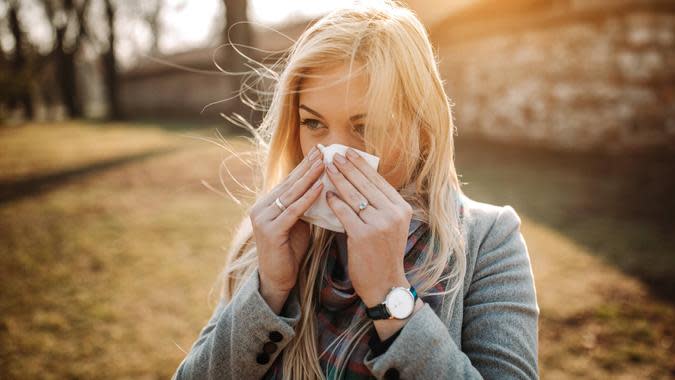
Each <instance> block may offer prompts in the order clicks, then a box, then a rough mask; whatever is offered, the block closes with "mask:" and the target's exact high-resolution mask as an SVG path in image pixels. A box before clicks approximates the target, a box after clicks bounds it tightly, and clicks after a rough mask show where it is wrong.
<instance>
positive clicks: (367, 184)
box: [333, 153, 392, 210]
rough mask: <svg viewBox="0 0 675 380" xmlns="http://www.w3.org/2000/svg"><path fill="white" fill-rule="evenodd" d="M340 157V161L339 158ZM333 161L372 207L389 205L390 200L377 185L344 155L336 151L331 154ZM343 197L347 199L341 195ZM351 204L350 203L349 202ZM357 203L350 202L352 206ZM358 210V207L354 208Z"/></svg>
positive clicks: (379, 207)
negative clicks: (333, 154)
mask: <svg viewBox="0 0 675 380" xmlns="http://www.w3.org/2000/svg"><path fill="white" fill-rule="evenodd" d="M340 159H342V162H341V160H340ZM333 163H334V164H335V166H337V168H338V169H339V172H340V173H341V175H342V176H344V177H345V178H346V180H347V181H348V182H349V183H350V184H351V185H352V186H353V187H354V188H355V189H356V190H357V191H358V192H359V193H360V194H362V195H363V196H364V197H365V198H366V199H367V200H368V202H370V204H371V205H373V207H375V208H376V209H382V208H386V207H391V205H392V202H391V201H390V200H389V198H387V196H386V195H384V193H383V192H382V191H381V190H380V189H379V188H378V187H377V186H375V184H374V183H373V182H371V181H370V180H369V179H368V178H366V176H365V175H364V174H363V173H361V171H360V170H359V169H358V168H357V167H356V165H354V163H352V162H351V161H349V160H347V159H346V158H345V156H343V155H341V154H339V153H336V154H335V156H333ZM342 198H343V199H349V198H345V197H344V196H343V197H342ZM350 204H351V203H350ZM355 205H358V202H357V203H355V204H352V206H355ZM355 210H358V208H355Z"/></svg>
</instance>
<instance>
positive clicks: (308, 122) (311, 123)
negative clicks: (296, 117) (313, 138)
mask: <svg viewBox="0 0 675 380" xmlns="http://www.w3.org/2000/svg"><path fill="white" fill-rule="evenodd" d="M317 124H319V125H323V124H322V123H321V122H320V121H319V120H316V119H301V120H300V125H304V126H306V127H307V128H309V129H312V130H314V129H318V127H317Z"/></svg>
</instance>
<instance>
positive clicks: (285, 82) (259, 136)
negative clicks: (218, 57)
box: [219, 1, 466, 379]
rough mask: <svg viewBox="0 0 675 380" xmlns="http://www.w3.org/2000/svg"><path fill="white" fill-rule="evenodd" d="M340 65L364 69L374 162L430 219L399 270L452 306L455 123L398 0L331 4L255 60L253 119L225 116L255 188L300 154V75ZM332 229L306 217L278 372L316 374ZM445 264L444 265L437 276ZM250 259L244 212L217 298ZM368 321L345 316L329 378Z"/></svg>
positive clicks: (428, 51)
mask: <svg viewBox="0 0 675 380" xmlns="http://www.w3.org/2000/svg"><path fill="white" fill-rule="evenodd" d="M340 64H347V65H348V67H349V68H350V70H349V73H350V76H351V75H354V74H353V73H354V72H355V71H356V72H359V73H360V72H364V73H365V74H366V77H367V78H368V81H367V82H368V85H367V94H366V102H367V119H366V121H365V125H366V128H365V131H364V141H365V146H366V149H365V150H366V151H367V152H369V153H371V154H374V155H377V156H379V157H380V158H381V160H382V162H396V164H397V165H402V167H403V169H404V170H403V173H405V174H404V182H403V184H404V186H402V188H401V189H400V192H401V195H402V196H403V198H404V199H405V200H406V201H407V202H408V203H410V204H411V206H413V210H414V211H413V217H414V218H416V219H420V220H422V221H424V222H425V223H428V225H429V227H430V233H431V240H430V241H429V244H428V246H427V249H426V251H425V253H424V255H423V258H422V260H421V262H420V261H418V264H419V265H417V266H416V267H415V268H414V269H413V270H412V271H410V272H408V273H406V276H407V277H408V279H409V280H410V281H411V283H412V284H413V285H415V287H416V288H417V290H418V293H419V294H420V295H421V296H427V295H446V294H448V295H449V296H450V300H449V302H450V305H452V304H453V303H454V301H455V299H456V297H457V296H458V294H457V293H458V289H459V285H460V283H461V281H463V279H464V275H465V272H466V262H465V256H464V240H463V238H462V232H461V228H460V223H459V216H458V210H457V203H456V200H457V199H458V197H459V196H460V195H461V189H460V183H459V181H458V177H457V173H456V170H455V166H454V142H453V135H454V134H455V127H454V124H453V120H452V114H451V105H450V103H449V100H448V97H447V96H446V94H445V91H444V89H443V82H442V80H441V78H440V74H439V72H438V67H437V61H436V55H435V54H434V51H433V48H432V46H431V43H430V41H429V38H428V35H427V32H426V30H425V28H424V26H423V25H422V23H421V22H420V21H419V19H418V18H417V17H416V16H415V14H414V13H413V12H412V11H411V10H409V9H407V8H405V7H404V6H402V5H401V4H399V3H398V2H395V1H382V2H379V3H372V2H369V3H360V4H354V5H352V6H350V7H349V8H345V9H337V10H334V11H332V12H330V13H328V14H326V15H325V16H324V17H322V18H320V19H319V20H318V21H316V22H315V23H314V24H312V25H311V26H309V27H308V28H307V29H306V30H305V31H304V32H303V33H302V35H301V36H300V37H299V38H298V39H297V41H295V43H294V44H293V46H292V47H291V48H290V50H289V51H288V52H287V54H286V55H284V56H283V57H282V58H281V59H280V60H279V61H278V62H276V63H275V64H274V65H273V66H272V67H271V68H270V67H265V66H264V65H262V64H260V69H256V70H255V73H256V74H258V75H261V74H262V75H261V76H262V77H264V78H265V79H272V80H273V81H274V82H273V91H272V93H271V95H272V97H271V101H270V102H269V104H268V105H267V106H266V107H265V108H267V113H266V114H265V117H264V119H263V121H262V123H261V125H260V126H259V127H258V128H253V127H251V126H250V125H248V124H247V123H245V122H242V118H240V119H239V120H238V121H237V120H235V119H233V118H228V120H230V121H232V122H235V123H236V124H238V125H242V126H245V127H246V128H247V129H249V130H250V131H251V133H252V134H253V136H254V142H255V146H256V150H257V152H258V153H259V154H260V157H261V158H262V160H259V161H263V162H264V163H263V165H264V167H263V173H264V177H263V184H262V188H261V189H259V190H258V193H257V195H262V194H266V193H268V192H269V191H270V190H271V189H272V188H273V187H274V186H276V185H277V184H279V183H280V182H281V181H282V180H283V179H284V178H285V177H286V176H287V175H288V174H289V173H290V171H291V170H292V169H293V168H294V167H295V166H297V165H298V163H299V162H300V161H301V160H302V158H303V154H302V151H301V148H300V140H299V132H298V128H299V127H298V122H299V120H298V97H299V94H300V93H301V92H302V91H303V90H305V89H303V88H302V86H301V84H302V80H303V79H304V78H309V77H315V76H316V75H321V73H322V71H324V70H326V68H327V67H330V66H332V65H340ZM355 67H358V69H357V70H354V68H355ZM277 71H278V72H279V73H277ZM345 79H346V78H345ZM249 88H250V87H249ZM249 100H250V99H249ZM396 147H405V149H402V150H396ZM397 168H398V167H397ZM431 210H433V212H432V211H431ZM332 236H333V233H332V232H331V231H328V230H324V229H322V228H320V227H317V226H314V225H312V226H310V237H311V239H310V246H309V249H308V252H307V254H306V256H305V258H304V260H303V262H302V263H301V267H300V273H299V276H298V283H297V285H296V286H297V290H298V296H299V300H300V306H301V310H302V316H301V319H300V321H299V323H298V324H297V325H296V327H295V331H296V334H295V336H294V338H293V339H292V340H291V341H290V342H289V343H288V345H287V346H286V347H285V348H284V351H283V357H282V360H283V376H284V379H314V378H325V375H324V374H323V373H322V369H321V366H320V362H319V357H320V355H325V354H326V352H325V351H324V352H322V353H319V352H318V349H319V348H318V346H317V342H318V336H317V331H316V328H317V321H316V314H315V310H317V309H318V308H317V307H316V306H317V303H318V302H319V299H318V296H319V289H320V285H321V280H322V278H323V274H324V269H325V268H324V264H325V258H326V251H327V250H326V247H327V246H328V244H329V243H330V241H331V238H332ZM448 266H451V271H450V272H449V273H447V274H445V275H444V271H445V269H446V268H448ZM256 267H257V252H256V248H255V241H254V239H253V236H252V230H251V223H250V219H249V217H248V214H247V216H246V218H244V220H243V221H242V223H241V224H240V225H239V227H238V228H237V230H236V232H235V236H234V238H233V241H232V243H231V246H230V248H229V250H228V254H227V259H226V265H225V268H224V270H223V273H222V276H220V278H219V279H220V280H221V281H222V282H223V283H222V287H221V289H220V297H222V298H224V299H225V300H230V299H231V298H232V296H233V295H234V294H235V293H236V292H237V290H238V289H239V287H240V285H241V284H242V280H243V279H244V278H246V277H248V276H249V275H250V274H251V273H252V272H253V271H254V270H255V269H256ZM443 280H448V281H450V282H449V284H450V285H449V286H448V287H446V290H445V291H444V292H441V293H434V292H430V290H432V288H433V287H434V285H435V284H437V283H438V282H439V281H443ZM445 302H448V301H446V300H445V298H444V304H445ZM372 325H373V323H372V321H371V320H369V319H368V318H365V319H356V318H355V320H353V321H352V322H351V324H350V326H349V327H348V329H347V331H345V332H344V333H343V334H341V335H340V336H339V337H338V338H337V339H336V341H335V342H333V344H331V347H329V348H328V349H333V350H337V348H338V347H341V348H344V349H341V350H340V352H342V353H343V354H342V355H340V356H339V357H338V358H337V363H336V364H337V368H338V373H337V374H335V375H336V376H335V378H339V377H340V376H341V375H342V374H343V371H344V370H345V369H346V364H347V362H348V358H349V355H350V354H351V353H352V351H353V349H354V348H355V347H356V343H357V342H358V341H359V340H361V339H362V338H363V336H364V334H365V333H366V332H367V331H368V330H369V329H370V328H371V327H372ZM349 338H351V339H349ZM328 349H327V350H328ZM330 375H332V374H330Z"/></svg>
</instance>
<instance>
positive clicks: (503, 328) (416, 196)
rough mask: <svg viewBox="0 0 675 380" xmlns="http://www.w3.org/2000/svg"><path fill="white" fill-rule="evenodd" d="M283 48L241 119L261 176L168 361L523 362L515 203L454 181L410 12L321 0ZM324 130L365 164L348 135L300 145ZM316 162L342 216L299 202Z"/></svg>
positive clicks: (448, 124) (394, 367)
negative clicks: (268, 81) (270, 82)
mask: <svg viewBox="0 0 675 380" xmlns="http://www.w3.org/2000/svg"><path fill="white" fill-rule="evenodd" d="M285 63H286V64H285V68H284V70H283V71H282V73H281V75H280V76H279V77H278V82H277V85H276V87H275V92H274V95H273V99H272V102H271V104H270V107H269V110H268V112H267V114H266V116H265V118H264V120H263V122H262V125H261V126H260V127H259V128H258V129H257V130H252V132H253V133H255V134H256V136H257V137H258V140H257V141H259V142H260V144H261V145H260V147H261V149H262V150H263V153H264V155H265V157H266V160H265V172H264V174H265V175H264V183H263V188H262V190H261V192H260V195H259V196H258V197H257V201H256V202H255V204H254V205H253V206H252V207H251V208H250V210H249V214H248V217H247V218H245V219H244V221H243V222H242V224H241V225H240V227H239V229H238V231H237V234H236V236H235V239H234V242H233V244H232V247H231V250H230V252H229V257H228V260H227V265H226V267H225V270H224V273H223V276H222V279H223V280H224V285H223V288H222V291H221V298H220V302H219V304H218V306H217V307H216V310H215V311H214V313H213V315H212V316H211V319H210V320H209V322H208V323H207V325H206V326H205V327H204V328H203V329H202V331H201V333H200V335H199V337H198V338H197V340H196V342H195V343H194V344H193V346H192V348H191V351H190V352H189V353H188V355H187V356H186V357H185V359H184V360H183V361H182V363H181V364H180V366H179V367H178V369H177V370H176V373H175V374H174V378H175V379H205V378H214V379H215V378H224V379H260V378H265V379H282V378H283V379H314V378H330V379H333V378H346V379H372V378H377V379H382V378H384V379H396V378H402V379H451V378H453V379H455V378H471V379H474V378H476V379H477V378H498V379H511V378H518V379H522V378H527V379H531V378H537V377H538V368H537V322H538V316H539V308H538V305H537V302H536V296H535V287H534V281H533V276H532V271H531V267H530V261H529V256H528V251H527V247H526V244H525V241H524V239H523V236H522V234H521V232H520V218H519V216H518V215H517V213H516V212H515V210H514V209H513V208H512V207H511V206H508V205H507V206H497V205H491V204H487V203H482V202H478V201H475V200H472V199H470V198H468V197H467V196H465V195H464V194H463V193H462V191H461V189H460V182H459V180H458V178H457V174H456V171H455V167H454V149H453V134H454V126H453V122H452V115H451V108H450V105H449V102H448V98H447V96H446V94H445V92H444V90H443V85H442V80H441V78H440V76H439V73H438V68H437V62H436V60H435V57H434V54H433V50H432V47H431V44H430V42H429V40H428V36H427V34H426V31H425V29H424V27H423V25H422V24H421V23H420V21H419V20H418V19H417V18H416V17H415V15H414V14H413V13H412V12H411V11H409V10H408V9H406V8H404V7H402V6H400V5H398V4H396V3H392V2H383V3H381V4H379V5H372V4H370V5H359V6H353V7H351V8H350V9H341V10H336V11H334V12H332V13H330V14H328V15H326V16H324V17H323V18H322V19H320V20H319V21H318V22H316V23H315V24H313V25H312V26H311V27H309V28H308V29H307V30H306V31H305V32H304V33H303V34H302V36H301V37H300V38H299V39H298V41H296V43H295V44H294V45H293V47H292V49H291V51H290V54H289V55H288V56H287V57H286V61H285ZM334 143H338V144H343V145H347V146H350V147H352V148H356V149H358V150H362V151H366V152H368V153H371V154H373V155H376V156H378V157H379V158H380V165H379V167H378V169H377V170H375V169H373V168H372V167H370V166H369V165H368V164H367V163H366V162H365V160H364V159H363V157H361V156H360V155H359V154H356V155H353V154H349V153H348V154H346V155H345V156H342V155H336V156H335V158H334V160H333V163H332V164H329V165H326V164H325V163H324V160H323V157H322V154H321V152H320V151H319V150H317V149H316V145H317V144H323V145H325V146H328V145H330V144H334ZM324 171H327V173H328V177H329V179H330V180H331V181H332V183H333V184H334V185H335V187H336V188H337V190H338V193H337V194H334V195H332V196H331V195H330V194H327V195H326V196H327V197H328V199H327V201H328V204H329V205H330V208H331V211H332V212H333V213H334V214H335V216H336V217H337V218H338V219H339V221H340V223H341V224H342V225H343V226H344V229H345V232H344V233H340V232H333V231H330V230H326V229H322V228H320V227H318V226H316V225H309V224H308V223H306V222H305V221H303V220H301V219H300V217H301V216H302V215H303V213H304V212H305V211H306V210H308V209H309V207H310V206H311V205H312V204H313V203H314V202H315V201H316V200H317V199H318V197H319V196H321V193H322V184H321V183H320V181H318V179H319V177H320V176H321V175H322V173H324ZM315 185H316V186H315ZM392 288H393V289H392ZM387 297H389V298H387ZM385 299H389V300H390V301H391V302H389V306H387V305H384V304H383V302H384V301H385ZM394 303H397V305H394Z"/></svg>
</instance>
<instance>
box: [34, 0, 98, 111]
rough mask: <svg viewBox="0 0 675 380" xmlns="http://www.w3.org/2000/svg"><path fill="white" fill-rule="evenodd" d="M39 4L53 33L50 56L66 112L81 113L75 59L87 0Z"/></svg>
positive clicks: (83, 25)
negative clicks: (52, 47) (53, 63)
mask: <svg viewBox="0 0 675 380" xmlns="http://www.w3.org/2000/svg"><path fill="white" fill-rule="evenodd" d="M42 4H43V6H44V8H45V12H46V13H47V18H48V20H49V23H50V25H51V27H52V30H53V33H54V49H53V51H52V57H53V59H54V60H55V63H56V72H57V78H58V81H59V83H58V86H59V89H60V92H61V100H62V102H63V104H64V105H65V107H66V111H67V112H68V116H70V117H81V116H82V106H81V104H80V100H81V99H80V98H79V96H78V93H77V76H76V71H75V60H76V57H77V53H78V52H79V50H80V47H81V45H82V40H83V38H84V37H85V35H86V27H85V20H84V16H85V14H86V12H87V9H88V8H89V0H80V1H77V0H62V1H56V0H42ZM69 32H70V33H69Z"/></svg>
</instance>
